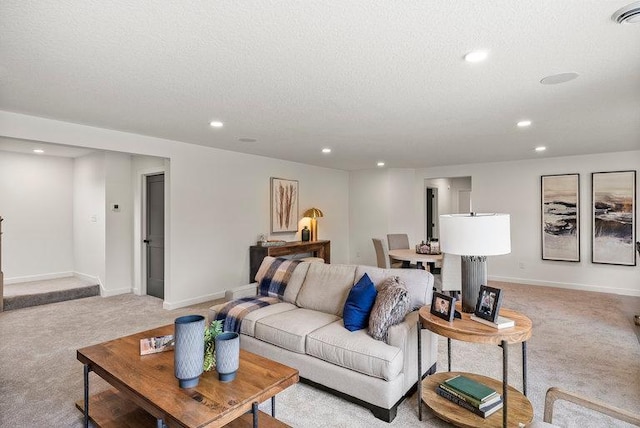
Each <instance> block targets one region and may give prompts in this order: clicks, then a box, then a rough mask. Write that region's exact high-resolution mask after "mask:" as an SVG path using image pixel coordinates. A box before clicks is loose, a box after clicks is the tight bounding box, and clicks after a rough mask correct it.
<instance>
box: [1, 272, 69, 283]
mask: <svg viewBox="0 0 640 428" xmlns="http://www.w3.org/2000/svg"><path fill="white" fill-rule="evenodd" d="M73 274H74V273H73V272H53V273H43V274H39V275H27V276H15V277H13V278H5V279H4V283H5V284H20V283H22V282H31V281H46V280H48V279H58V278H69V277H72V276H73Z"/></svg>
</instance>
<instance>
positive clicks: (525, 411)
mask: <svg viewBox="0 0 640 428" xmlns="http://www.w3.org/2000/svg"><path fill="white" fill-rule="evenodd" d="M456 307H457V309H458V310H459V309H460V307H459V306H456ZM430 310H431V305H429V306H424V307H422V308H421V309H420V311H419V316H418V397H420V399H419V400H418V417H419V419H420V420H422V403H423V402H424V404H426V405H427V406H428V407H429V408H430V409H431V410H433V412H434V413H435V414H436V415H438V417H440V418H442V419H445V420H447V421H449V422H451V423H454V424H456V425H458V426H463V427H475V426H480V425H481V426H498V427H499V426H500V423H499V420H500V419H499V418H498V417H497V416H496V417H494V416H495V415H496V414H500V413H502V426H503V427H506V426H507V422H508V421H509V420H511V425H515V426H517V425H518V422H524V423H526V422H530V421H531V420H533V407H532V406H531V403H530V402H529V400H528V399H527V397H526V394H527V340H528V339H529V338H530V337H531V320H530V319H529V318H527V317H526V316H525V315H523V314H521V313H519V312H516V311H513V310H509V309H500V316H502V317H506V318H510V319H512V320H514V321H515V326H513V327H507V328H503V329H496V328H493V327H490V326H488V325H485V324H482V323H479V322H477V321H473V320H472V319H471V314H468V313H462V314H461V315H462V318H461V319H454V320H453V321H452V322H448V321H445V320H444V319H442V318H439V317H437V316H435V315H432V314H431V312H430ZM423 328H426V329H428V330H430V331H432V332H434V333H436V334H438V335H440V336H444V337H446V338H447V348H448V364H449V367H448V369H449V372H445V373H437V374H435V375H431V376H428V377H427V378H425V379H424V381H423V380H422V379H421V373H422V355H421V351H422V337H421V336H422V335H421V334H420V331H421V329H423ZM451 339H455V340H462V341H464V342H474V343H486V344H491V345H499V346H500V347H502V382H500V381H497V380H495V379H491V378H488V377H485V376H479V375H474V374H471V373H453V372H451ZM514 343H522V380H523V392H522V393H521V392H519V391H518V390H516V389H515V388H513V387H510V386H509V384H508V378H507V373H508V363H509V360H508V356H509V355H508V354H509V352H508V350H509V345H510V344H514ZM456 374H464V375H465V376H467V377H469V378H472V379H475V380H479V381H480V382H482V383H484V384H486V385H488V386H489V387H491V388H494V389H500V383H501V384H502V400H503V403H504V404H503V409H502V410H500V411H498V412H496V413H495V414H494V415H492V416H490V417H488V418H487V419H483V418H482V417H480V416H477V415H475V414H474V413H472V412H470V411H467V410H464V409H461V408H459V407H458V406H457V404H454V403H451V402H450V401H449V400H447V399H445V398H443V397H440V396H439V395H437V394H436V393H435V388H436V387H437V385H439V384H440V383H441V382H442V381H444V380H445V379H448V378H449V377H453V376H455V375H456ZM423 390H424V392H423ZM509 398H513V402H511V401H510V400H509ZM452 409H455V410H456V411H455V412H453V411H452ZM458 410H461V411H458ZM454 413H455V415H454Z"/></svg>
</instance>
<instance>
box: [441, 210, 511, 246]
mask: <svg viewBox="0 0 640 428" xmlns="http://www.w3.org/2000/svg"><path fill="white" fill-rule="evenodd" d="M510 220H511V217H510V215H509V214H496V213H479V214H474V213H471V214H443V215H441V216H440V249H441V251H442V252H443V253H449V254H458V255H461V256H497V255H500V254H509V253H510V252H511V231H510V224H511V221H510Z"/></svg>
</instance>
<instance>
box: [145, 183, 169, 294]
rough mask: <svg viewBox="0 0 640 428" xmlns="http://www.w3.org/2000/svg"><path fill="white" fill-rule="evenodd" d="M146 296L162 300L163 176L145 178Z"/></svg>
mask: <svg viewBox="0 0 640 428" xmlns="http://www.w3.org/2000/svg"><path fill="white" fill-rule="evenodd" d="M146 232H147V233H146V235H147V237H146V239H145V240H144V242H145V243H146V244H147V294H148V295H150V296H155V297H159V298H161V299H164V174H157V175H149V176H147V231H146Z"/></svg>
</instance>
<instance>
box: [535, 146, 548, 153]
mask: <svg viewBox="0 0 640 428" xmlns="http://www.w3.org/2000/svg"><path fill="white" fill-rule="evenodd" d="M535 150H536V152H544V151H545V150H547V148H546V147H545V146H538V147H536V148H535Z"/></svg>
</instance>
